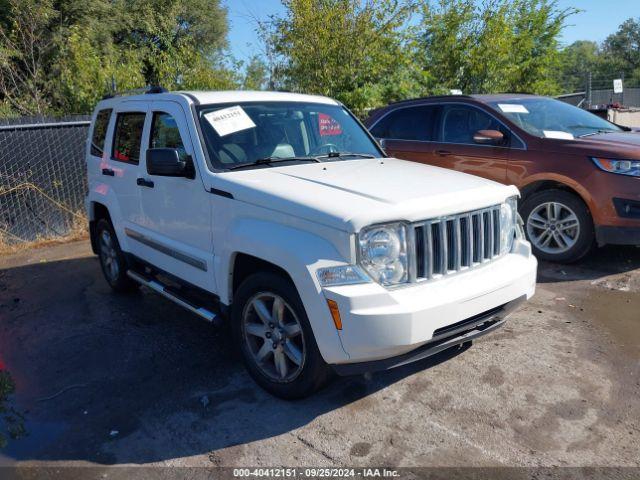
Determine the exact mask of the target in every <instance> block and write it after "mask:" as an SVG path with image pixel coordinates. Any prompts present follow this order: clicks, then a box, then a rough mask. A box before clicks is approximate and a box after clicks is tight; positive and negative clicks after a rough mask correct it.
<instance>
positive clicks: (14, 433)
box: [0, 370, 26, 448]
mask: <svg viewBox="0 0 640 480" xmlns="http://www.w3.org/2000/svg"><path fill="white" fill-rule="evenodd" d="M15 390H16V385H15V383H14V382H13V379H12V378H11V374H10V373H9V372H8V371H6V370H0V448H4V447H6V446H7V443H8V441H9V439H13V440H15V439H17V438H20V437H23V436H24V435H26V430H25V428H24V415H22V414H21V413H20V412H18V411H17V410H16V409H15V408H13V407H12V406H11V405H10V403H9V397H10V396H11V395H12V394H13V393H14V392H15Z"/></svg>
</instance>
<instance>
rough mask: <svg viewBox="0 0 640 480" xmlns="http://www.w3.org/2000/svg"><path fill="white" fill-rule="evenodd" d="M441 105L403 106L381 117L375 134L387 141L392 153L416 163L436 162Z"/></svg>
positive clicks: (386, 148)
mask: <svg viewBox="0 0 640 480" xmlns="http://www.w3.org/2000/svg"><path fill="white" fill-rule="evenodd" d="M439 111H440V106H438V105H414V106H407V107H399V108H397V109H396V110H392V111H390V112H389V113H387V114H386V115H384V116H383V117H382V118H381V119H380V120H378V121H377V122H376V123H375V124H374V125H373V127H371V133H372V134H373V136H374V137H376V138H377V139H379V140H383V143H384V150H385V152H387V154H388V155H390V156H392V157H396V158H401V159H404V160H411V161H414V162H422V163H433V160H434V158H433V157H434V153H433V152H434V149H433V143H432V140H433V139H434V134H435V131H436V130H435V128H436V125H437V118H438V113H439Z"/></svg>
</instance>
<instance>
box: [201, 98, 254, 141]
mask: <svg viewBox="0 0 640 480" xmlns="http://www.w3.org/2000/svg"><path fill="white" fill-rule="evenodd" d="M204 118H205V119H206V120H207V122H209V124H210V125H211V126H212V127H213V128H214V130H215V131H216V133H217V134H218V135H220V136H221V137H224V136H225V135H230V134H232V133H236V132H240V131H242V130H247V129H248V128H255V126H256V124H255V123H253V120H251V118H250V117H249V115H247V113H246V112H245V111H244V110H243V109H242V107H241V106H239V105H236V106H235V107H229V108H223V109H222V110H216V111H215V112H209V113H205V114H204Z"/></svg>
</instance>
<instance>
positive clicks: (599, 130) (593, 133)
mask: <svg viewBox="0 0 640 480" xmlns="http://www.w3.org/2000/svg"><path fill="white" fill-rule="evenodd" d="M567 128H590V129H592V130H594V131H593V132H587V133H583V134H582V135H578V136H577V138H582V137H590V136H591V135H598V134H600V133H613V132H615V131H616V130H614V129H609V128H600V127H594V126H593V125H569V126H568V127H567Z"/></svg>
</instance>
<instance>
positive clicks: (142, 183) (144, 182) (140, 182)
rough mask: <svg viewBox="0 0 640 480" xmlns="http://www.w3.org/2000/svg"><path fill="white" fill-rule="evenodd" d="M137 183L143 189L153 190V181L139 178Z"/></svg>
mask: <svg viewBox="0 0 640 480" xmlns="http://www.w3.org/2000/svg"><path fill="white" fill-rule="evenodd" d="M136 183H137V184H138V185H140V186H141V187H148V188H153V181H151V180H147V179H146V178H138V179H137V180H136Z"/></svg>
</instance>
